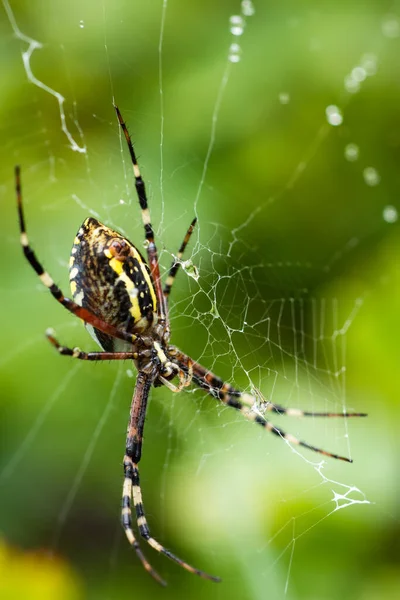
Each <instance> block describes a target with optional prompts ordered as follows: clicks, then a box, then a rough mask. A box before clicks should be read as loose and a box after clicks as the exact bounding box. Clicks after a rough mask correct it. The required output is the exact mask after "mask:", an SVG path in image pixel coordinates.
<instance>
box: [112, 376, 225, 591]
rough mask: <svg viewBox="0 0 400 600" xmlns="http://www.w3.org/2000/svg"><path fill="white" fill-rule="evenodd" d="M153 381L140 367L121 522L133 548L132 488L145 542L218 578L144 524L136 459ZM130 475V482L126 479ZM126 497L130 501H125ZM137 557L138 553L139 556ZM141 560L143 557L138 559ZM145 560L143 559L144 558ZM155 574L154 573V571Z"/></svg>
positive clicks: (205, 575)
mask: <svg viewBox="0 0 400 600" xmlns="http://www.w3.org/2000/svg"><path fill="white" fill-rule="evenodd" d="M152 383H153V380H152V378H151V376H150V375H147V374H146V373H144V372H143V371H139V373H138V377H137V381H136V387H135V391H134V393H133V398H132V405H131V414H130V420H129V425H128V434H127V440H126V454H125V457H124V472H125V480H124V492H123V503H122V525H123V527H124V529H125V534H126V536H127V538H128V541H129V543H130V544H131V545H132V546H133V547H134V548H135V550H136V552H137V548H136V545H135V544H136V543H137V542H136V540H135V538H134V537H133V538H132V536H133V533H132V516H131V506H130V496H129V493H130V492H132V496H133V502H134V506H135V511H136V520H137V525H138V529H139V533H140V535H141V536H142V537H143V538H144V539H145V540H146V541H147V543H148V544H149V545H150V546H151V547H152V548H153V549H154V550H157V552H160V554H164V555H165V556H167V557H168V558H170V559H171V560H173V561H175V562H176V563H177V564H178V565H180V566H181V567H183V568H184V569H186V570H187V571H189V572H190V573H194V574H195V575H199V577H203V578H204V579H210V580H211V581H220V579H219V578H218V577H213V576H212V575H208V573H205V572H204V571H200V570H199V569H196V568H195V567H192V566H191V565H189V564H188V563H186V562H185V561H183V560H181V559H180V558H178V557H177V556H175V554H172V552H170V551H169V550H168V549H167V548H164V546H162V545H161V544H160V543H159V542H158V541H157V540H156V539H154V538H153V537H152V536H151V534H150V530H149V527H148V525H147V520H146V516H145V512H144V508H143V501H142V491H141V488H140V481H139V470H138V463H139V461H140V458H141V453H142V440H143V429H144V421H145V415H146V406H147V399H148V395H149V391H150V387H151V385H152ZM127 479H129V483H128V482H127ZM128 500H129V501H128ZM139 558H140V556H139ZM141 560H142V559H141ZM144 560H145V559H144ZM142 563H143V565H144V567H145V569H146V570H147V571H148V572H149V573H150V574H151V575H152V576H153V577H154V578H155V579H157V580H158V581H159V578H158V577H157V576H155V575H154V570H153V569H152V567H150V565H149V564H148V563H147V561H145V562H143V560H142ZM156 575H157V574H156Z"/></svg>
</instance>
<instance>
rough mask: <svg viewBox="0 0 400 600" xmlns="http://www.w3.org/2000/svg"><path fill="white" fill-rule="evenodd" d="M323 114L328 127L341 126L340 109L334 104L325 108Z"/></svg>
mask: <svg viewBox="0 0 400 600" xmlns="http://www.w3.org/2000/svg"><path fill="white" fill-rule="evenodd" d="M325 114H326V119H327V121H328V123H329V125H333V126H334V127H337V126H338V125H341V124H342V123H343V116H342V113H341V112H340V109H339V108H338V107H337V106H335V105H334V104H330V105H329V106H327V107H326V109H325Z"/></svg>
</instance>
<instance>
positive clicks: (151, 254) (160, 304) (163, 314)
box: [114, 105, 168, 324]
mask: <svg viewBox="0 0 400 600" xmlns="http://www.w3.org/2000/svg"><path fill="white" fill-rule="evenodd" d="M114 108H115V112H116V113H117V118H118V122H119V124H120V126H121V129H122V131H123V133H124V136H125V140H126V143H127V145H128V150H129V154H130V157H131V161H132V167H133V175H134V177H135V187H136V192H137V196H138V199H139V204H140V208H141V209H142V221H143V225H144V232H145V236H146V241H147V244H148V245H147V257H148V260H149V266H150V272H151V278H152V281H153V284H154V288H155V292H156V296H157V313H158V318H159V322H161V323H162V324H164V323H166V322H167V320H168V317H167V307H166V303H165V299H164V296H163V293H162V287H161V277H160V267H159V265H158V255H157V248H156V245H155V242H154V231H153V226H152V224H151V218H150V210H149V207H148V203H147V195H146V188H145V185H144V181H143V179H142V175H141V173H140V169H139V165H138V163H137V160H136V154H135V151H134V149H133V144H132V140H131V138H130V135H129V132H128V128H127V126H126V124H125V121H124V120H123V118H122V115H121V113H120V112H119V108H118V106H115V105H114Z"/></svg>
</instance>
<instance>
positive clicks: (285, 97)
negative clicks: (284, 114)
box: [279, 92, 290, 104]
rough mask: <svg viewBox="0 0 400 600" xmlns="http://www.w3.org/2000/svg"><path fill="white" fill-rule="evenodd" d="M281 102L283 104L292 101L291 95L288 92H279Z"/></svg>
mask: <svg viewBox="0 0 400 600" xmlns="http://www.w3.org/2000/svg"><path fill="white" fill-rule="evenodd" d="M279 102H280V103H281V104H289V102H290V96H289V94H288V93H287V92H281V93H280V94H279Z"/></svg>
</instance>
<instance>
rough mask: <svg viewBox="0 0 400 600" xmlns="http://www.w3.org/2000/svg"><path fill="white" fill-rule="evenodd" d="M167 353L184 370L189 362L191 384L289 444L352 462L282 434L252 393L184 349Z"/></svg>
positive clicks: (293, 413)
mask: <svg viewBox="0 0 400 600" xmlns="http://www.w3.org/2000/svg"><path fill="white" fill-rule="evenodd" d="M169 353H170V355H171V356H173V357H174V359H175V360H176V361H177V363H178V365H179V366H180V367H181V368H182V369H184V370H187V369H188V365H189V363H191V368H192V369H193V381H194V383H195V384H196V385H197V386H198V387H200V388H202V389H204V390H205V391H207V392H208V393H209V394H210V395H211V396H213V397H214V398H218V399H219V400H221V402H223V404H226V405H227V406H231V407H232V408H235V409H236V410H238V411H239V412H240V413H242V415H243V416H244V417H245V418H246V419H247V420H249V421H254V422H256V423H258V425H261V427H263V428H264V429H267V431H270V432H271V433H274V434H275V435H277V436H279V437H281V438H282V439H284V440H286V441H287V442H289V443H290V444H295V445H298V446H302V447H303V448H307V449H308V450H312V451H313V452H317V453H318V454H323V455H324V456H329V457H331V458H336V459H338V460H343V461H345V462H350V463H351V462H353V460H352V459H351V458H347V457H345V456H340V455H338V454H333V453H331V452H327V451H326V450H323V449H322V448H318V447H316V446H312V445H311V444H308V443H307V442H304V441H302V440H299V439H298V438H296V437H295V436H293V435H292V434H290V433H285V432H284V431H283V430H282V429H281V428H280V427H276V426H275V425H273V424H272V423H271V422H270V421H268V419H266V418H265V417H264V416H263V415H262V414H261V413H260V412H259V411H257V410H254V408H253V407H254V405H255V403H256V397H255V396H252V395H251V394H244V393H241V392H240V391H239V390H237V389H235V388H233V387H232V386H231V385H230V384H229V383H225V382H223V381H222V379H220V378H219V377H217V376H216V375H214V373H212V372H211V371H208V370H207V369H205V368H204V367H202V366H201V365H200V364H199V363H196V362H195V361H193V360H192V359H191V358H189V357H188V356H187V355H185V354H184V353H183V352H181V351H180V350H178V349H177V348H174V347H170V348H169ZM265 409H266V410H270V411H272V412H275V413H279V414H287V415H288V416H297V417H303V416H320V417H347V416H361V417H363V416H366V415H365V414H364V413H313V412H306V411H301V410H298V409H289V408H283V407H282V406H279V405H277V404H272V403H271V407H269V403H266V407H265Z"/></svg>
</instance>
